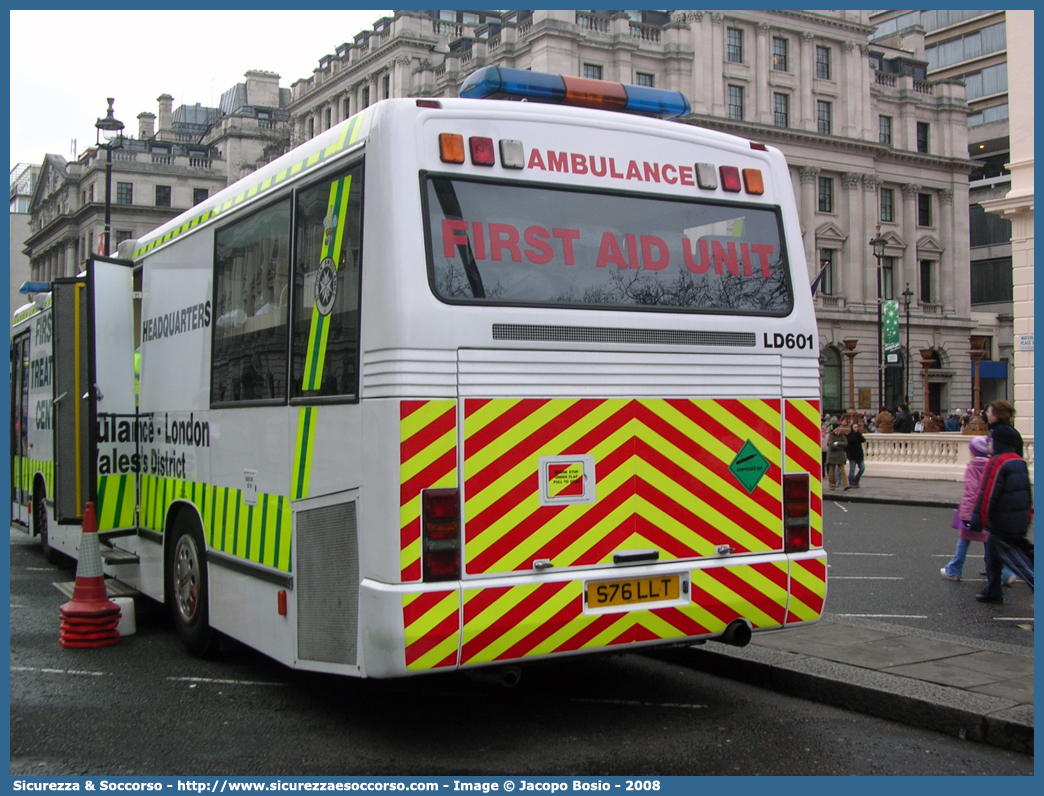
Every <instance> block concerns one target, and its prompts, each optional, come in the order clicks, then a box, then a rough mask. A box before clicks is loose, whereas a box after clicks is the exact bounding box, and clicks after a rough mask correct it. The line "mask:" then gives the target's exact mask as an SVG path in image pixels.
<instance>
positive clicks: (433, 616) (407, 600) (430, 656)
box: [402, 589, 460, 671]
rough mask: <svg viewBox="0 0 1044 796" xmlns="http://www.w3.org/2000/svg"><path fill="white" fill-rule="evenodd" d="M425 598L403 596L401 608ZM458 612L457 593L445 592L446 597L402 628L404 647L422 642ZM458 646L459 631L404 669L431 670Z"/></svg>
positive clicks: (419, 595)
mask: <svg viewBox="0 0 1044 796" xmlns="http://www.w3.org/2000/svg"><path fill="white" fill-rule="evenodd" d="M422 596H424V597H426V596H427V595H423V594H404V595H403V596H402V607H403V609H405V608H406V607H407V606H409V605H411V604H412V603H413V602H414V601H416V600H417V599H418V598H420V597H422ZM459 612H460V600H459V597H458V592H457V591H456V590H455V589H454V590H453V591H448V592H446V595H445V596H444V597H443V598H442V599H440V600H439V601H438V602H437V603H436V604H435V605H434V606H433V607H432V608H430V609H428V610H427V611H426V612H425V613H424V614H423V615H422V616H420V617H419V618H417V619H415V620H414V621H412V622H410V623H409V624H408V625H406V626H405V627H404V628H403V632H404V638H405V642H406V643H405V646H406V647H409V646H410V645H411V644H414V643H416V642H418V641H420V640H422V639H423V638H424V637H425V636H426V635H428V634H429V633H431V632H432V631H434V630H435V629H436V628H437V627H438V625H439V624H440V623H442V622H443V621H445V620H446V619H448V618H450V617H454V616H456V615H457V614H458V613H459ZM459 644H460V631H459V629H458V630H457V631H455V632H453V633H451V634H449V635H448V636H447V637H446V638H444V639H442V640H441V641H440V642H438V643H436V644H434V645H432V647H431V649H429V650H427V651H425V652H424V653H423V654H422V655H420V656H419V657H418V658H417V659H416V660H413V661H410V662H409V663H407V664H406V668H407V669H409V670H411V671H412V670H422V669H431V668H433V667H435V666H436V665H437V664H439V663H440V662H442V661H444V660H445V659H446V658H447V657H448V656H449V655H451V654H453V653H454V652H456V650H457V647H458V646H459Z"/></svg>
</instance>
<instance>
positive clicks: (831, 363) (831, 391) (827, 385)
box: [821, 347, 844, 415]
mask: <svg viewBox="0 0 1044 796" xmlns="http://www.w3.org/2000/svg"><path fill="white" fill-rule="evenodd" d="M821 359H822V362H823V414H824V415H836V414H840V413H841V412H843V411H844V394H843V392H842V387H843V385H844V379H843V378H842V375H843V374H842V371H843V368H842V367H841V353H840V352H839V351H838V350H837V349H836V348H831V347H827V348H824V349H823V355H822V357H821Z"/></svg>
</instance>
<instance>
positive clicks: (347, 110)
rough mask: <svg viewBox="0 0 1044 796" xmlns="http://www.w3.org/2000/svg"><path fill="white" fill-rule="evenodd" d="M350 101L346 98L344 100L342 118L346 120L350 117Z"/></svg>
mask: <svg viewBox="0 0 1044 796" xmlns="http://www.w3.org/2000/svg"><path fill="white" fill-rule="evenodd" d="M351 111H352V101H351V100H350V99H348V97H345V98H344V116H343V117H342V118H344V119H347V118H348V117H349V116H351V115H352V113H351Z"/></svg>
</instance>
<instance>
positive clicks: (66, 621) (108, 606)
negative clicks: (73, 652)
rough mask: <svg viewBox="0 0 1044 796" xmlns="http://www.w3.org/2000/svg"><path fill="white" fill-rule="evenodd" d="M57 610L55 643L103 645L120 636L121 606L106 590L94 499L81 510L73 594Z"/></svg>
mask: <svg viewBox="0 0 1044 796" xmlns="http://www.w3.org/2000/svg"><path fill="white" fill-rule="evenodd" d="M59 612H60V614H61V617H62V624H61V629H60V630H59V633H58V643H59V644H61V645H62V646H63V647H74V648H75V647H104V646H107V645H109V644H115V643H116V642H117V641H119V640H120V634H119V632H117V630H116V626H117V625H118V624H119V622H120V607H119V606H118V605H117V604H116V603H114V602H112V601H111V600H109V595H108V593H107V592H106V590H105V576H104V575H103V574H102V562H101V548H99V546H98V522H97V520H96V519H95V517H94V504H93V503H88V504H87V506H86V507H85V508H84V511H83V533H82V534H81V536H80V557H79V561H78V563H77V564H76V585H75V586H74V587H73V596H72V599H71V600H70V601H69V602H67V603H65V605H63V606H62V607H61V608H60V609H59Z"/></svg>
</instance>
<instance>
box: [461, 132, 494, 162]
mask: <svg viewBox="0 0 1044 796" xmlns="http://www.w3.org/2000/svg"><path fill="white" fill-rule="evenodd" d="M468 145H469V146H470V147H471V162H472V163H474V164H475V165H476V166H492V165H493V164H494V163H496V162H497V158H496V155H495V154H494V152H495V150H494V149H493V139H492V138H475V137H472V138H469V139H468Z"/></svg>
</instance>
